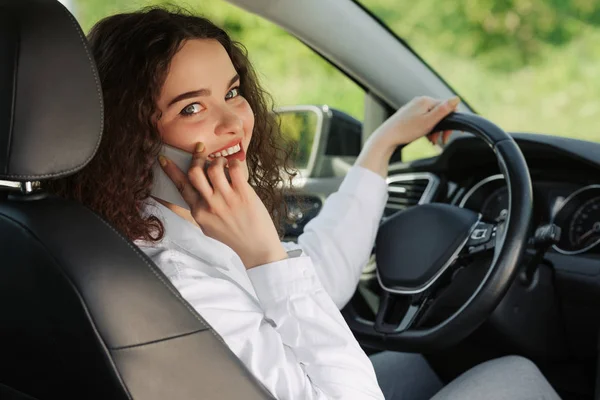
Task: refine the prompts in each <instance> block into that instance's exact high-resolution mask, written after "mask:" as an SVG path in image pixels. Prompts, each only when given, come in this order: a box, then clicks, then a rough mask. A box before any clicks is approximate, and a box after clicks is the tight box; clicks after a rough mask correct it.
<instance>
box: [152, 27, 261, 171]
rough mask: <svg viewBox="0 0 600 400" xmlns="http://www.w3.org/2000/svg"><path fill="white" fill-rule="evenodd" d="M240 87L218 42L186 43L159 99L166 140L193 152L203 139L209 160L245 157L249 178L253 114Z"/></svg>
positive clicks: (227, 56) (195, 40)
mask: <svg viewBox="0 0 600 400" xmlns="http://www.w3.org/2000/svg"><path fill="white" fill-rule="evenodd" d="M239 86H240V78H239V75H238V73H237V71H236V70H235V67H234V66H233V63H232V62H231V59H230V58H229V55H228V54H227V51H226V50H225V49H224V48H223V46H222V45H221V44H220V43H219V42H218V41H217V40H213V39H193V40H188V41H186V42H184V44H183V45H182V47H181V49H180V50H179V51H178V52H177V54H176V55H175V56H174V57H173V59H172V61H171V64H170V66H169V72H168V75H167V77H166V80H165V83H164V85H163V87H162V90H161V93H160V96H159V98H158V101H157V106H158V110H159V111H160V112H161V117H160V119H159V121H158V129H159V131H160V134H161V136H162V139H163V141H164V142H165V143H166V144H169V145H171V146H173V147H177V148H179V149H181V150H184V151H187V152H189V153H193V152H194V149H195V148H196V145H197V143H198V142H202V143H204V146H205V149H206V150H205V151H204V153H203V154H205V155H209V157H210V158H211V159H212V158H213V157H215V156H226V157H228V158H237V159H239V160H240V161H243V165H244V169H245V172H246V177H247V176H248V167H247V164H246V162H245V161H246V151H247V150H248V145H249V144H250V140H251V138H252V130H253V128H254V115H253V113H252V109H251V108H250V105H249V104H248V102H247V101H246V99H245V98H244V97H243V96H242V94H241V93H240V89H239ZM238 149H239V151H236V150H238ZM184 172H186V171H184Z"/></svg>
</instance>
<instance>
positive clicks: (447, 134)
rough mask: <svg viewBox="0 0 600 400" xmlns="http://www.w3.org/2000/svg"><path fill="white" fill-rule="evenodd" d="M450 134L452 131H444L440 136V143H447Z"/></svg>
mask: <svg viewBox="0 0 600 400" xmlns="http://www.w3.org/2000/svg"><path fill="white" fill-rule="evenodd" d="M450 135H452V131H444V134H443V136H442V144H446V143H448V140H449V139H450Z"/></svg>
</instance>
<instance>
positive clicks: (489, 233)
mask: <svg viewBox="0 0 600 400" xmlns="http://www.w3.org/2000/svg"><path fill="white" fill-rule="evenodd" d="M496 229H497V228H496V226H495V225H492V224H486V223H485V222H479V223H478V224H477V226H476V227H475V229H473V232H471V236H469V240H468V241H467V246H469V247H475V246H480V245H484V244H486V243H488V242H489V241H490V240H491V239H493V238H495V237H496Z"/></svg>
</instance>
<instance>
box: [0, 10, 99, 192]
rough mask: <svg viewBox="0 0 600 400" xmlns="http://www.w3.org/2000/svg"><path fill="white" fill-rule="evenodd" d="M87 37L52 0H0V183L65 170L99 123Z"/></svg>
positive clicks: (79, 163)
mask: <svg viewBox="0 0 600 400" xmlns="http://www.w3.org/2000/svg"><path fill="white" fill-rule="evenodd" d="M103 119H104V115H103V104H102V90H101V88H100V80H99V78H98V73H97V71H96V65H95V63H94V60H93V58H92V54H91V52H90V51H89V49H88V44H87V40H86V38H85V35H84V34H83V32H82V31H81V28H80V27H79V24H78V23H77V21H76V20H75V18H74V17H73V16H72V15H71V13H69V11H68V10H67V9H66V8H65V7H64V6H63V5H62V4H60V3H59V2H58V1H56V0H0V180H9V181H22V182H23V181H34V180H46V179H53V178H59V177H63V176H67V175H71V174H73V173H75V172H77V171H79V170H80V169H81V168H83V167H84V166H85V165H86V164H87V163H88V162H89V161H90V160H91V159H92V157H93V156H94V154H95V152H96V149H97V148H98V145H99V144H100V138H101V135H102V128H103Z"/></svg>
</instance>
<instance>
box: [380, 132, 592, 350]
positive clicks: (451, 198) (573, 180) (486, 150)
mask: <svg viewBox="0 0 600 400" xmlns="http://www.w3.org/2000/svg"><path fill="white" fill-rule="evenodd" d="M511 136H512V137H513V138H514V139H515V141H516V143H517V145H518V146H519V148H520V150H521V152H522V153H523V155H524V157H525V161H526V163H527V166H528V169H529V173H530V176H531V181H532V189H533V216H532V221H531V224H530V237H533V236H534V232H535V230H536V229H537V228H538V227H540V226H542V225H546V224H550V223H553V224H555V225H557V226H559V227H560V228H561V237H560V241H559V242H558V243H557V244H556V245H554V246H553V247H551V248H550V249H548V250H547V251H546V252H545V253H544V254H543V255H542V259H540V260H539V264H538V267H537V272H538V278H537V279H538V281H537V283H534V284H532V285H531V286H527V285H526V284H523V283H519V280H518V279H516V280H515V282H514V283H513V285H512V287H511V289H510V290H509V294H508V295H507V296H506V297H505V299H504V300H503V301H502V303H501V304H500V305H499V306H498V308H497V309H496V311H495V312H494V315H493V316H492V317H491V318H490V321H491V322H490V325H492V326H493V327H494V330H495V331H500V332H503V335H504V337H505V338H509V339H507V340H508V342H510V343H512V344H515V343H518V346H521V348H522V349H526V351H531V352H538V353H540V354H542V353H544V352H546V350H544V349H546V347H548V348H553V349H558V348H559V346H554V345H552V346H546V345H545V344H543V343H545V342H544V340H546V339H544V338H546V337H549V336H548V332H554V333H556V335H558V336H560V335H562V334H564V335H566V337H567V338H568V339H567V341H568V343H569V347H570V350H569V351H571V352H573V353H574V354H578V355H580V356H582V357H584V356H586V355H588V354H590V351H592V350H593V349H596V348H597V343H598V332H600V320H599V319H598V310H599V309H600V143H592V142H586V141H580V140H573V139H568V138H562V137H556V136H550V135H543V134H525V133H511ZM419 176H420V177H429V181H430V184H431V185H430V186H431V187H435V190H434V192H435V193H434V194H432V195H431V196H425V193H426V192H427V190H425V191H424V192H423V196H422V197H421V199H422V198H423V197H428V198H427V199H426V200H427V202H438V203H446V204H452V205H455V206H460V207H465V208H468V209H471V210H473V211H476V212H479V213H481V215H482V219H483V220H484V221H486V222H494V221H498V220H502V219H503V218H505V217H506V216H507V212H508V211H507V210H508V204H509V194H508V190H507V187H506V183H505V180H504V177H503V175H501V171H500V167H499V166H498V161H497V159H496V156H495V154H494V152H493V149H491V148H490V147H489V146H488V145H487V144H486V143H484V142H483V141H482V140H480V139H478V138H475V137H473V136H472V135H460V136H457V137H455V138H453V139H452V140H451V141H450V142H449V143H448V145H447V146H446V147H445V148H444V150H443V152H442V153H441V154H440V155H438V156H436V157H432V158H428V159H422V160H416V161H412V162H410V163H401V162H400V163H394V164H391V165H390V168H389V177H388V182H390V183H389V185H391V182H392V181H394V179H402V177H404V178H406V179H408V178H411V179H413V180H414V179H416V178H415V177H419ZM413 186H414V185H413ZM428 187H429V186H428ZM407 192H408V191H407ZM392 195H396V196H397V194H394V193H393V192H392V191H391V192H390V198H391V197H392ZM536 253H537V250H536V249H535V248H534V247H533V246H531V247H529V248H528V249H527V250H526V252H525V254H524V255H523V259H522V260H521V264H522V265H521V266H520V268H521V270H525V269H526V267H527V266H528V263H529V261H531V260H534V259H536V258H535V255H536ZM549 321H560V323H559V322H556V326H558V328H550V326H551V323H550V322H549ZM557 332H559V333H557ZM525 333H526V334H525ZM558 336H556V337H558ZM507 345H508V344H507ZM544 346H546V347H544ZM541 347H544V349H542V348H541ZM552 351H556V352H558V350H552ZM548 354H549V353H548ZM546 355H547V354H546Z"/></svg>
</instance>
